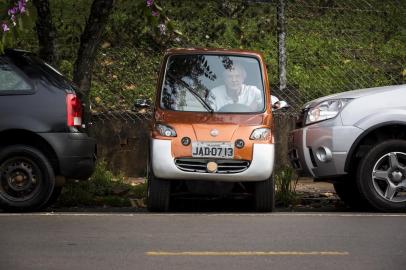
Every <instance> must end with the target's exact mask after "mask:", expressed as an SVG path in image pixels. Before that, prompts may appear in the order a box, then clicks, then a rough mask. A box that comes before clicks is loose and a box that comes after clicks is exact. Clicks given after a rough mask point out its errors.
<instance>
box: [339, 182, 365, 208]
mask: <svg viewBox="0 0 406 270" xmlns="http://www.w3.org/2000/svg"><path fill="white" fill-rule="evenodd" d="M354 178H355V177H354ZM333 186H334V190H335V192H336V193H337V195H338V197H340V199H341V200H342V201H343V202H344V203H345V204H346V205H348V206H349V207H351V208H352V209H354V210H362V211H365V210H370V209H371V205H370V204H369V203H368V201H367V200H366V199H365V197H364V195H363V194H362V193H361V192H360V191H359V189H358V186H357V182H356V181H355V180H354V179H353V178H351V177H350V176H349V179H346V180H345V182H337V183H334V184H333Z"/></svg>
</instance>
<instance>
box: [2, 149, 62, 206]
mask: <svg viewBox="0 0 406 270" xmlns="http://www.w3.org/2000/svg"><path fill="white" fill-rule="evenodd" d="M54 187H55V176H54V171H53V169H52V167H51V164H50V163H49V161H48V159H47V158H46V157H45V156H44V155H43V154H42V153H41V152H40V151H38V150H37V149H35V148H33V147H30V146H24V145H13V146H8V147H6V148H4V149H2V150H1V151H0V207H1V208H3V209H5V210H7V211H32V210H39V209H40V208H41V207H43V206H44V205H45V204H46V203H47V202H48V200H49V198H50V196H51V194H52V192H53V190H54Z"/></svg>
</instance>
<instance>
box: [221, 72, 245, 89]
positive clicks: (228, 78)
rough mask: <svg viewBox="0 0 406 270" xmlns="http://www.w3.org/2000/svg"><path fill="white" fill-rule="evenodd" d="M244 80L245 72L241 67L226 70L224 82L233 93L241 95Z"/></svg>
mask: <svg viewBox="0 0 406 270" xmlns="http://www.w3.org/2000/svg"><path fill="white" fill-rule="evenodd" d="M243 82H244V74H243V72H242V71H241V70H239V69H233V70H226V71H225V72H224V83H225V84H226V87H227V91H228V93H229V94H231V95H239V94H240V92H241V87H242V84H243Z"/></svg>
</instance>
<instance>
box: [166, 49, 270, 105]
mask: <svg viewBox="0 0 406 270" xmlns="http://www.w3.org/2000/svg"><path fill="white" fill-rule="evenodd" d="M264 96H265V95H264V87H263V82H262V76H261V68H260V64H259V61H258V60H257V59H256V58H254V57H245V56H231V55H204V54H192V55H191V54H186V55H172V56H170V58H169V59H168V62H167V65H166V71H165V78H164V83H163V87H162V94H161V101H160V103H161V104H160V105H161V107H162V108H164V109H169V110H175V111H189V112H193V111H195V112H220V113H222V112H223V113H244V112H248V113H255V112H263V111H264V109H265V102H264Z"/></svg>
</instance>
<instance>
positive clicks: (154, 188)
mask: <svg viewBox="0 0 406 270" xmlns="http://www.w3.org/2000/svg"><path fill="white" fill-rule="evenodd" d="M170 195H171V183H170V182H169V181H168V180H163V179H159V178H156V177H155V176H154V174H153V173H152V172H149V175H148V193H147V201H148V210H149V211H151V212H166V211H168V210H169V199H170Z"/></svg>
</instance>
